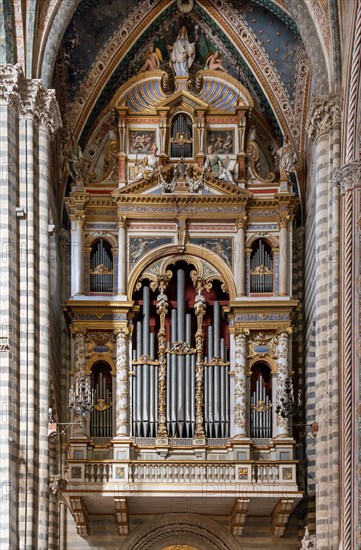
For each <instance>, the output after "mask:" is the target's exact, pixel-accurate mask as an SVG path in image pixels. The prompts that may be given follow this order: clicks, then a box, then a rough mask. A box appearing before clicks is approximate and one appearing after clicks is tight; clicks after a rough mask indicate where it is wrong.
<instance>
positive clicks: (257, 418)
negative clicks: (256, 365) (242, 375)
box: [251, 374, 272, 438]
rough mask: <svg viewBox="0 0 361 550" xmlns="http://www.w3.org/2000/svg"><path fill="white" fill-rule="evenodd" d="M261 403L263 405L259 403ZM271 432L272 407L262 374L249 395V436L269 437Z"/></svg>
mask: <svg viewBox="0 0 361 550" xmlns="http://www.w3.org/2000/svg"><path fill="white" fill-rule="evenodd" d="M262 403H263V406H262V405H261V404H262ZM271 434H272V409H271V402H270V399H269V397H268V395H267V391H266V387H265V383H264V379H263V377H262V374H260V376H259V378H258V379H257V382H256V388H255V391H254V392H253V394H252V395H251V437H254V438H269V437H271Z"/></svg>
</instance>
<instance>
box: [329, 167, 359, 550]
mask: <svg viewBox="0 0 361 550" xmlns="http://www.w3.org/2000/svg"><path fill="white" fill-rule="evenodd" d="M336 179H337V182H338V184H339V185H340V188H341V212H342V216H341V218H342V220H343V224H342V226H341V231H340V232H341V240H340V243H341V257H340V263H341V273H342V281H343V287H342V298H343V310H342V317H343V322H342V327H343V330H342V340H341V349H342V353H341V372H342V380H343V386H342V407H341V408H340V417H341V441H342V442H343V445H342V447H341V455H340V460H341V465H342V467H341V484H342V486H343V487H344V488H345V489H344V491H343V492H342V493H341V509H342V514H341V537H342V539H341V540H342V549H346V548H352V549H353V548H355V549H356V548H358V543H359V541H360V540H361V525H360V513H361V504H360V503H361V501H360V500H359V497H360V492H361V484H360V465H361V450H360V449H361V445H360V433H361V397H360V392H359V391H358V390H357V389H356V391H355V388H360V384H361V346H360V342H361V321H360V312H361V267H360V266H361V189H360V184H361V162H360V161H352V162H350V163H349V164H347V165H345V166H344V167H343V168H342V169H341V170H339V172H338V173H337V175H336ZM331 422H332V424H334V423H335V420H334V415H332V416H331ZM356 479H357V480H358V483H357V482H356V481H355V480H356ZM351 488H353V491H352V490H351Z"/></svg>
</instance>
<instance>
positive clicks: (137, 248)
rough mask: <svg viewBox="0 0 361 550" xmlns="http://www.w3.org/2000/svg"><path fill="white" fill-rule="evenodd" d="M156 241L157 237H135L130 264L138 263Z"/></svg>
mask: <svg viewBox="0 0 361 550" xmlns="http://www.w3.org/2000/svg"><path fill="white" fill-rule="evenodd" d="M155 242H156V241H155V239H153V240H152V239H146V238H144V237H139V238H138V239H134V242H133V243H132V247H131V251H130V264H131V265H132V266H133V265H134V264H136V263H137V261H138V260H140V258H141V257H142V256H143V254H145V253H146V252H147V250H148V249H149V247H150V246H151V245H152V244H154V243H155Z"/></svg>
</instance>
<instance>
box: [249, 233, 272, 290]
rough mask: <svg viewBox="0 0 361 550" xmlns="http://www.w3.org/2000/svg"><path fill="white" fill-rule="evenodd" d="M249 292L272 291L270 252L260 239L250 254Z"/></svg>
mask: <svg viewBox="0 0 361 550" xmlns="http://www.w3.org/2000/svg"><path fill="white" fill-rule="evenodd" d="M251 292H255V293H262V292H273V259H272V253H271V252H270V251H269V247H268V246H267V245H266V244H265V242H264V241H263V240H262V239H259V240H258V243H257V245H256V246H255V247H254V249H253V253H252V255H251Z"/></svg>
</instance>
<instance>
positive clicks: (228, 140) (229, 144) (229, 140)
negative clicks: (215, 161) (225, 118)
mask: <svg viewBox="0 0 361 550" xmlns="http://www.w3.org/2000/svg"><path fill="white" fill-rule="evenodd" d="M232 148H233V136H232V134H231V132H228V133H227V137H226V139H225V140H224V143H223V149H224V150H225V151H226V153H231V152H232Z"/></svg>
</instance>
